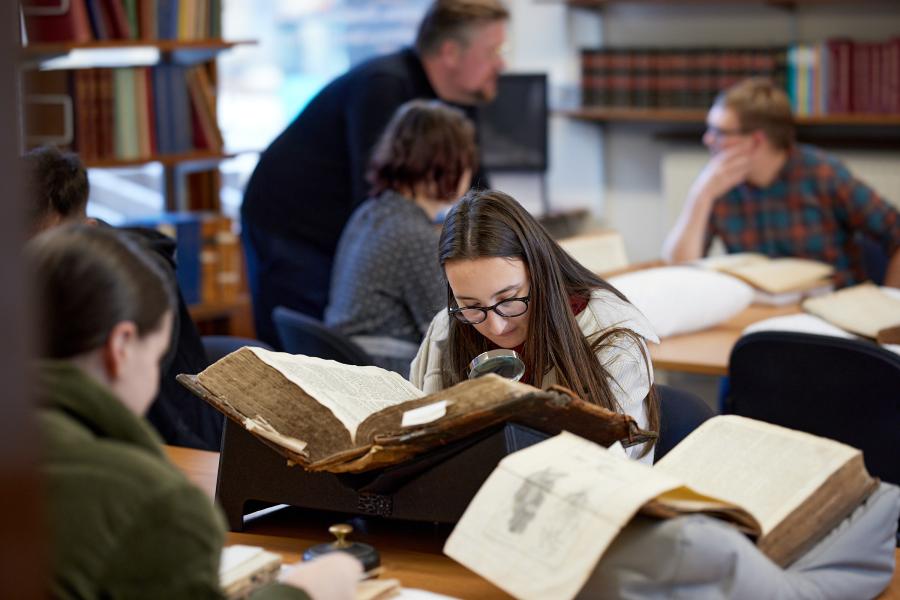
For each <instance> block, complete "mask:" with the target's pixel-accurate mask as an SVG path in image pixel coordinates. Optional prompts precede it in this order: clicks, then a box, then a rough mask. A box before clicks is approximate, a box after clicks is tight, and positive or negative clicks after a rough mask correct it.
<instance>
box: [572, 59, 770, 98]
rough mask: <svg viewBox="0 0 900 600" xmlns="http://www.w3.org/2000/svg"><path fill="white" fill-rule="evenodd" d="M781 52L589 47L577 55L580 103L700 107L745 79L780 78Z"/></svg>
mask: <svg viewBox="0 0 900 600" xmlns="http://www.w3.org/2000/svg"><path fill="white" fill-rule="evenodd" d="M784 62H785V60H784V50H783V49H782V50H780V51H778V50H773V49H772V48H591V49H583V50H582V51H581V82H582V104H583V105H585V106H611V107H619V108H706V107H708V106H709V104H710V103H711V102H712V100H713V99H714V98H715V96H716V94H717V93H718V92H719V90H721V89H724V88H726V87H728V86H729V85H731V84H733V83H736V82H738V81H740V80H741V79H744V78H746V77H751V76H764V77H771V78H774V79H777V80H779V81H783V80H784V79H785V64H784Z"/></svg>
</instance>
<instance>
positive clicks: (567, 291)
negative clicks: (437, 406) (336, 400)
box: [410, 190, 659, 463]
mask: <svg viewBox="0 0 900 600" xmlns="http://www.w3.org/2000/svg"><path fill="white" fill-rule="evenodd" d="M438 255H439V260H440V264H441V265H442V266H443V269H444V273H445V274H446V277H447V284H448V285H447V288H446V293H447V308H445V309H444V310H442V311H441V312H440V313H438V314H437V316H436V317H435V318H434V320H433V321H432V323H431V326H430V328H429V329H428V333H427V334H426V336H425V340H424V341H423V342H422V345H421V347H420V348H419V352H418V354H417V355H416V358H415V360H414V361H413V364H412V367H411V374H410V381H412V383H414V384H415V385H416V386H418V387H419V388H421V389H422V390H423V391H425V392H426V393H433V392H435V391H437V390H440V389H443V388H447V387H450V386H452V385H454V384H456V383H458V382H460V381H463V380H465V379H466V378H467V376H468V365H469V362H470V361H471V360H472V359H473V358H474V357H476V356H477V355H479V354H481V353H482V352H485V351H487V350H492V349H495V348H508V349H514V350H516V352H517V353H518V354H519V355H520V356H521V357H522V360H523V361H524V363H525V368H526V369H525V375H524V376H523V378H522V381H524V382H525V383H530V384H532V385H535V386H538V387H542V388H546V387H548V386H550V385H554V384H558V385H563V386H565V387H567V388H569V389H571V390H573V391H574V392H575V393H577V394H578V395H579V396H581V397H582V398H584V399H585V400H587V401H589V402H593V403H595V404H598V405H600V406H603V407H605V408H608V409H610V410H614V411H618V412H620V413H625V414H628V415H630V416H632V417H634V419H635V421H636V422H637V425H638V426H639V427H641V428H643V429H649V430H652V431H659V406H658V401H657V398H656V393H655V390H654V388H653V368H652V365H651V363H650V360H649V357H648V351H647V346H646V343H645V342H646V341H648V340H649V341H652V342H658V341H659V340H658V339H657V337H656V334H655V333H654V331H653V327H652V325H650V323H649V321H647V319H646V318H645V317H644V316H643V315H642V314H641V313H640V312H639V311H638V310H637V309H636V308H635V307H634V306H633V305H631V303H629V302H628V300H627V299H626V298H625V297H624V296H623V295H622V294H621V293H620V292H619V291H618V290H616V289H615V288H613V287H612V286H611V285H610V284H608V283H607V282H605V281H604V280H602V279H600V278H599V277H597V276H596V275H594V274H593V273H591V272H590V271H588V270H587V269H586V268H585V267H583V266H582V265H581V264H579V263H578V262H577V261H576V260H575V259H573V258H572V257H571V256H569V255H568V254H567V253H566V252H565V251H564V250H563V249H562V248H560V247H559V245H558V244H557V243H556V242H555V241H554V240H553V239H552V238H551V237H550V235H549V234H548V233H547V231H546V230H545V229H544V228H543V227H542V226H541V225H540V224H539V223H538V222H537V221H536V220H535V219H534V217H532V216H531V215H530V214H529V213H528V212H527V211H526V210H525V209H524V208H522V206H521V205H520V204H519V203H518V202H516V201H515V200H514V199H513V198H511V197H510V196H508V195H507V194H504V193H503V192H499V191H492V190H488V191H471V192H469V193H468V194H467V195H466V196H465V197H464V198H463V199H462V200H461V201H460V202H459V203H458V204H457V205H456V206H455V207H454V208H453V209H452V210H451V211H450V212H449V213H448V215H447V219H446V220H445V221H444V230H443V232H442V233H441V238H440V243H439V250H438ZM628 453H629V456H631V457H633V458H640V459H641V460H642V461H645V462H648V463H649V462H652V461H653V446H652V444H649V443H648V444H643V445H642V446H635V447H632V448H629V449H628Z"/></svg>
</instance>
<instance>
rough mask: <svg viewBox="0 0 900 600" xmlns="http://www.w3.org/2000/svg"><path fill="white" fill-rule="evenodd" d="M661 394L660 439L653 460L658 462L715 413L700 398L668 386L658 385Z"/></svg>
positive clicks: (657, 389)
mask: <svg viewBox="0 0 900 600" xmlns="http://www.w3.org/2000/svg"><path fill="white" fill-rule="evenodd" d="M656 391H657V393H658V394H659V439H658V440H657V442H656V450H655V452H654V456H653V460H654V462H655V461H658V460H659V459H661V458H662V457H663V456H665V455H666V453H668V452H669V450H671V449H672V448H674V447H675V446H676V445H677V444H678V442H680V441H681V440H683V439H684V438H685V436H687V434H689V433H690V432H692V431H693V430H694V429H696V428H697V427H698V426H699V425H700V424H701V423H702V422H703V421H705V420H707V419H709V418H710V417H713V416H715V414H716V413H715V411H713V409H712V408H710V407H709V405H707V404H706V402H704V401H703V400H701V399H700V398H699V397H697V396H695V395H694V394H691V393H690V392H686V391H684V390H679V389H676V388H673V387H669V386H667V385H659V384H657V385H656Z"/></svg>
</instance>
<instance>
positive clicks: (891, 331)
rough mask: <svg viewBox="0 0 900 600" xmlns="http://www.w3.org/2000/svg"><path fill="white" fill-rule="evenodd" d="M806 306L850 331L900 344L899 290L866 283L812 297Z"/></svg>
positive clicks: (818, 315)
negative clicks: (885, 288)
mask: <svg viewBox="0 0 900 600" xmlns="http://www.w3.org/2000/svg"><path fill="white" fill-rule="evenodd" d="M803 310H805V311H806V312H808V313H812V314H814V315H816V316H817V317H821V318H823V319H825V320H826V321H828V322H829V323H831V324H832V325H837V326H838V327H840V328H841V329H843V330H845V331H849V332H850V333H855V334H857V335H861V336H865V337H867V338H871V339H873V340H877V341H878V342H879V343H882V344H900V292H897V291H896V290H884V289H881V288H879V287H878V286H876V285H874V284H872V283H863V284H860V285H855V286H853V287H849V288H844V289H842V290H838V291H836V292H833V293H831V294H828V295H826V296H820V297H818V298H809V299H807V300H805V301H804V302H803Z"/></svg>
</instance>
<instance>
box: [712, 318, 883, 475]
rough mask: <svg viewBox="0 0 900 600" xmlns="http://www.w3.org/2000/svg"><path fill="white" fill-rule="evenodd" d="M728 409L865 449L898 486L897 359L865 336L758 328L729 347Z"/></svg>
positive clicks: (869, 460)
mask: <svg viewBox="0 0 900 600" xmlns="http://www.w3.org/2000/svg"><path fill="white" fill-rule="evenodd" d="M729 374H730V379H731V391H730V393H729V396H728V398H727V399H726V400H727V401H726V410H727V412H731V413H733V414H736V415H743V416H745V417H750V418H753V419H759V420H761V421H767V422H769V423H774V424H776V425H783V426H785V427H790V428H792V429H798V430H800V431H806V432H808V433H812V434H815V435H820V436H823V437H828V438H832V439H835V440H838V441H840V442H843V443H845V444H849V445H850V446H854V447H856V448H859V449H860V450H862V451H863V456H864V458H865V461H866V467H867V468H868V470H869V473H871V474H872V475H873V476H875V477H880V478H881V479H883V480H884V481H888V482H890V483H894V484H900V460H898V457H900V356H898V355H897V354H895V353H893V352H891V351H889V350H885V349H884V348H881V347H880V346H878V345H876V344H873V343H871V342H868V341H865V340H857V339H844V338H836V337H829V336H821V335H812V334H808V333H796V332H785V331H762V332H758V333H753V334H750V335H747V336H744V337H742V338H741V339H740V340H738V343H737V344H736V345H735V347H734V349H733V350H732V352H731V358H730V364H729Z"/></svg>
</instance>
